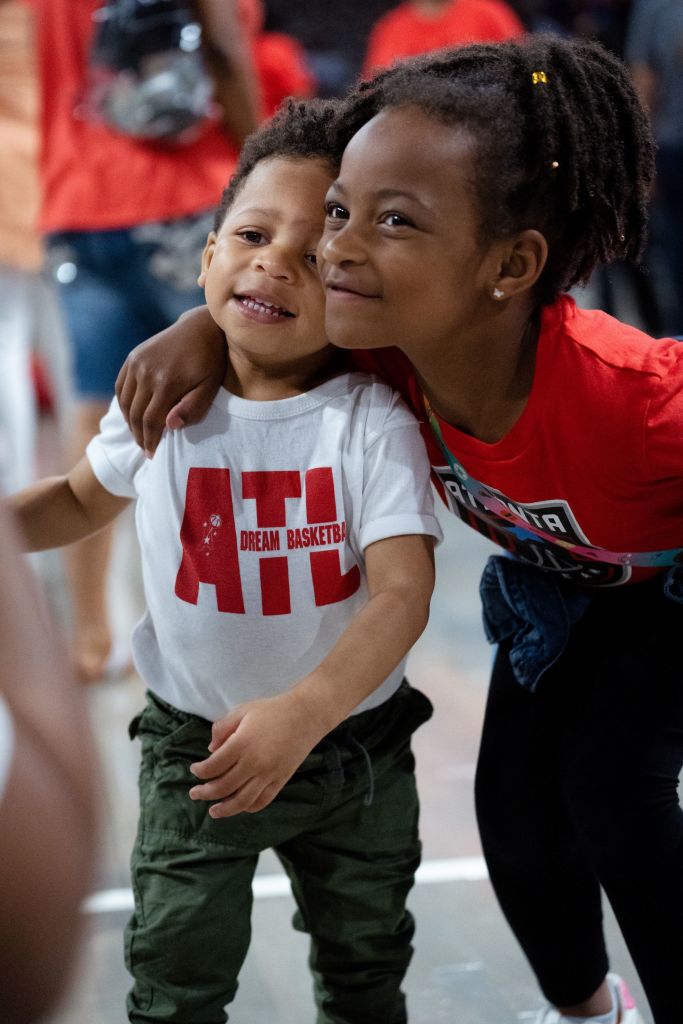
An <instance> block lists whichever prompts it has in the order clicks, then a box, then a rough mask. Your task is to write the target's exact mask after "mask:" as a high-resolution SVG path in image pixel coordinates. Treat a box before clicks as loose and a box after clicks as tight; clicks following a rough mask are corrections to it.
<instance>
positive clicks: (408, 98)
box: [337, 35, 654, 303]
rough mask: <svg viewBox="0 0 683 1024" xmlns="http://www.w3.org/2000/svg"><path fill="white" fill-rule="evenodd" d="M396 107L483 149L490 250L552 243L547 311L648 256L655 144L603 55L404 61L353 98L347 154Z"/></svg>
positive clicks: (622, 77)
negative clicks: (559, 299)
mask: <svg viewBox="0 0 683 1024" xmlns="http://www.w3.org/2000/svg"><path fill="white" fill-rule="evenodd" d="M399 106H418V107H420V108H422V109H423V110H424V111H425V112H426V113H427V114H429V115H430V116H433V117H435V118H437V119H438V120H440V121H442V122H444V123H446V124H453V125H454V126H455V125H457V126H458V127H462V128H463V129H465V130H466V131H468V132H469V133H470V134H471V135H472V136H473V137H474V139H475V140H476V149H475V151H474V191H475V199H476V201H477V204H478V209H479V216H480V231H481V236H482V239H491V238H505V237H509V236H511V235H513V234H515V233H516V232H517V231H520V230H522V229H524V228H536V229H537V230H539V231H540V232H541V233H542V234H543V235H544V236H545V237H546V239H547V241H548V247H549V255H548V261H547V264H546V266H545V268H544V271H543V274H542V276H541V279H540V281H539V283H538V286H537V297H538V299H539V301H540V302H541V303H548V302H551V301H552V300H553V299H554V298H555V297H556V296H557V295H558V294H559V293H560V292H562V291H566V290H567V289H569V288H570V287H571V286H572V285H574V284H576V283H580V282H585V281H586V280H587V279H588V278H589V276H590V274H591V272H592V271H593V269H594V268H595V266H596V265H597V264H599V263H611V262H613V261H615V260H620V259H629V260H632V261H633V262H637V261H638V260H639V259H640V257H641V256H642V253H643V249H644V245H645V239H646V226H647V208H648V200H649V195H650V190H651V187H652V180H653V175H654V144H653V141H652V137H651V133H650V127H649V122H648V118H647V116H646V114H645V112H644V111H643V108H642V106H641V104H640V102H639V100H638V98H637V96H636V93H635V90H634V88H633V85H632V82H631V79H630V76H629V74H628V72H627V70H626V68H625V66H624V65H623V64H622V63H621V61H619V60H618V59H617V58H616V57H615V56H613V55H612V54H610V53H609V51H607V50H606V49H604V48H603V47H602V46H601V45H600V44H598V43H595V42H591V41H588V40H580V39H562V38H559V37H556V36H551V35H530V36H528V37H525V38H522V39H520V40H515V41H514V42H506V43H495V44H481V45H473V46H463V47H459V48H458V49H454V50H442V51H439V52H437V53H433V54H430V55H425V56H423V57H418V58H413V59H411V60H407V61H403V62H401V63H399V64H397V65H395V66H394V67H392V68H390V69H389V70H387V71H384V72H381V73H380V74H378V75H377V76H376V77H375V78H373V79H371V80H370V81H367V82H362V83H360V84H359V85H357V86H356V87H354V88H352V89H351V91H350V92H349V93H348V94H347V96H346V98H345V110H344V112H343V116H342V117H340V118H339V119H338V120H337V131H338V140H339V143H340V145H342V146H343V145H345V144H346V143H347V142H348V141H349V140H350V138H351V137H352V136H353V135H354V134H355V133H356V132H357V131H358V130H359V129H360V128H361V127H362V126H363V125H364V124H365V123H366V122H367V121H369V120H370V119H371V118H372V117H374V116H375V114H377V113H379V112H380V111H381V110H383V109H386V108H391V107H399Z"/></svg>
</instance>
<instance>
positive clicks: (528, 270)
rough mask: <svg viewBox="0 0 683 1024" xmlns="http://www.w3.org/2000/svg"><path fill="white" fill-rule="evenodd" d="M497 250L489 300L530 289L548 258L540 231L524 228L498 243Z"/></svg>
mask: <svg viewBox="0 0 683 1024" xmlns="http://www.w3.org/2000/svg"><path fill="white" fill-rule="evenodd" d="M500 249H501V251H500V256H499V262H498V270H497V274H496V278H495V280H493V281H492V282H491V297H492V298H494V299H496V300H498V301H499V300H501V299H511V298H512V297H513V296H514V295H520V294H521V293H522V292H526V291H529V290H530V289H531V288H533V286H534V285H535V284H536V282H537V281H538V279H539V277H540V276H541V274H542V273H543V268H544V267H545V264H546V261H547V259H548V243H547V242H546V240H545V236H544V235H542V234H541V232H540V231H536V230H535V229H533V228H527V229H526V230H525V231H520V233H519V234H518V235H515V237H514V238H508V239H506V240H505V241H502V240H501V242H500Z"/></svg>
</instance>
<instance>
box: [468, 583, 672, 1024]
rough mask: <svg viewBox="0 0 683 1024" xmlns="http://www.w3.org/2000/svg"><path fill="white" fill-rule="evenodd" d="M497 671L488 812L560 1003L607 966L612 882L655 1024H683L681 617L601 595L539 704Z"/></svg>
mask: <svg viewBox="0 0 683 1024" xmlns="http://www.w3.org/2000/svg"><path fill="white" fill-rule="evenodd" d="M508 650H509V648H508V647H507V646H506V645H502V646H501V648H500V649H499V652H498V655H497V658H496V662H495V665H494V669H493V675H492V680H491V689H490V694H489V699H488V705H487V709H486V717H485V722H484V730H483V736H482V743H481V751H480V756H479V765H478V770H477V782H476V798H477V815H478V820H479V828H480V832H481V838H482V843H483V847H484V854H485V857H486V861H487V864H488V867H489V872H490V875H491V880H492V883H493V886H494V889H495V891H496V895H497V897H498V900H499V902H500V904H501V907H502V909H503V912H504V913H505V915H506V917H507V919H508V921H509V923H510V926H511V927H512V929H513V931H514V933H515V935H516V937H517V939H518V941H519V943H520V945H521V946H522V949H523V950H524V952H525V954H526V956H527V957H528V959H529V961H530V963H531V966H532V968H533V970H534V971H535V973H536V975H537V977H538V980H539V983H540V985H541V988H542V990H543V992H544V994H545V996H546V998H548V999H549V1000H550V1001H551V1002H552V1003H554V1004H555V1005H559V1006H571V1005H574V1004H576V1003H579V1002H581V1001H582V1000H584V999H587V998H588V996H589V995H591V994H592V993H593V992H594V991H595V990H596V989H597V988H598V986H599V985H600V983H601V981H602V979H603V978H604V976H605V973H606V971H607V966H608V962H607V954H606V951H605V944H604V937H603V931H602V914H601V905H600V886H602V887H603V888H604V890H605V893H606V894H607V897H608V898H609V901H610V903H611V905H612V908H613V910H614V912H615V915H616V917H617V920H618V922H619V925H620V928H621V930H622V933H623V935H624V938H625V940H626V943H627V945H628V948H629V950H630V952H631V956H632V957H633V961H634V963H635V965H636V968H637V970H638V973H639V975H640V979H641V981H642V984H643V987H644V989H645V991H646V993H647V997H648V999H649V1001H650V1006H651V1009H652V1013H653V1015H654V1017H655V1020H656V1022H657V1024H681V1021H682V1020H683V990H682V989H681V980H680V976H681V971H682V970H683V811H682V810H681V806H680V803H679V799H678V792H677V786H678V779H679V773H680V770H681V765H682V764H683V607H681V606H680V605H676V604H675V603H674V602H673V601H670V600H667V599H666V598H665V597H664V596H663V595H662V593H661V589H660V588H659V586H653V585H650V584H646V585H640V586H633V587H629V588H624V589H623V590H621V591H619V592H617V591H612V592H610V593H604V594H600V595H599V596H598V597H596V598H595V599H594V601H593V602H592V604H591V606H590V608H589V609H588V612H587V613H586V615H585V617H584V618H583V619H582V621H581V622H580V623H579V625H578V626H576V627H574V630H573V632H572V636H571V639H570V642H569V645H568V647H567V649H566V651H565V652H564V654H563V656H562V657H561V658H560V660H559V661H558V662H557V663H556V665H555V666H554V667H553V668H552V669H550V670H549V671H548V672H547V673H546V675H545V676H544V677H543V678H542V679H541V681H540V683H539V688H538V690H537V691H536V693H530V692H528V691H526V690H524V689H523V688H522V687H521V686H520V685H519V683H517V682H516V681H515V679H514V678H513V676H512V672H511V669H510V664H509V659H508Z"/></svg>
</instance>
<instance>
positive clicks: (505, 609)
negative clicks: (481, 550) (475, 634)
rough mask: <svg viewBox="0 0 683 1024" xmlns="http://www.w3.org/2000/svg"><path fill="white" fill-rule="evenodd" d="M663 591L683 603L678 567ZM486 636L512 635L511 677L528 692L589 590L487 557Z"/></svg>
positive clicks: (555, 654) (562, 642) (560, 646)
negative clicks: (564, 583)
mask: <svg viewBox="0 0 683 1024" xmlns="http://www.w3.org/2000/svg"><path fill="white" fill-rule="evenodd" d="M663 579H664V593H665V595H666V596H667V597H668V598H670V599H671V600H672V601H676V602H677V603H679V604H683V566H674V567H673V568H671V569H669V571H668V572H667V573H666V575H665V576H664V577H663ZM479 592H480V594H481V599H482V604H483V615H484V630H485V633H486V639H487V640H488V641H489V643H491V644H499V643H501V642H502V641H503V640H508V639H511V648H510V666H511V668H512V671H513V673H514V676H515V679H516V680H517V682H518V683H520V684H521V685H522V686H524V687H526V688H527V689H529V690H531V691H533V690H535V689H536V687H537V686H538V683H539V681H540V679H541V677H542V676H543V675H544V674H545V672H547V671H548V669H549V668H551V667H552V666H553V665H554V664H555V662H556V661H557V660H558V658H559V657H560V656H561V655H562V653H563V651H564V649H565V647H566V646H567V642H568V640H569V634H570V632H571V629H572V627H573V626H574V625H576V623H577V622H579V620H580V619H581V618H582V617H583V615H584V614H585V613H586V610H587V609H588V607H589V606H590V604H591V601H592V599H593V593H592V592H591V591H590V590H588V589H581V588H579V587H576V588H574V587H571V586H568V585H563V584H561V583H560V582H558V581H557V580H555V579H553V577H552V576H551V575H550V574H549V573H543V572H541V571H539V570H538V569H536V568H534V567H532V566H528V565H525V564H524V563H523V562H518V561H516V560H515V559H513V558H508V557H506V556H504V555H492V556H491V557H490V558H489V560H488V562H487V563H486V566H485V568H484V572H483V574H482V577H481V582H480V584H479Z"/></svg>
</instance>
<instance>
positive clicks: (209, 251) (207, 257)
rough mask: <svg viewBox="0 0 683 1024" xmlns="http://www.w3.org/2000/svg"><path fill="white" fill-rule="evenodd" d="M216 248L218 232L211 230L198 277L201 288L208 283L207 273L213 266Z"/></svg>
mask: <svg viewBox="0 0 683 1024" xmlns="http://www.w3.org/2000/svg"><path fill="white" fill-rule="evenodd" d="M215 248H216V232H215V231H210V232H209V235H208V238H207V239H206V245H205V246H204V252H203V253H202V269H201V271H200V273H199V277H198V278H197V284H198V285H199V287H200V288H203V287H204V285H205V284H206V274H207V271H208V269H209V267H210V266H211V260H212V259H213V253H214V249H215Z"/></svg>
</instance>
